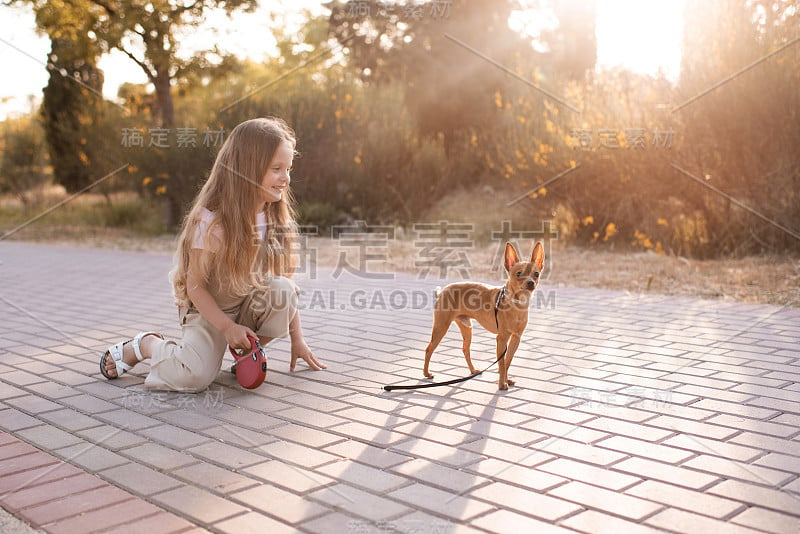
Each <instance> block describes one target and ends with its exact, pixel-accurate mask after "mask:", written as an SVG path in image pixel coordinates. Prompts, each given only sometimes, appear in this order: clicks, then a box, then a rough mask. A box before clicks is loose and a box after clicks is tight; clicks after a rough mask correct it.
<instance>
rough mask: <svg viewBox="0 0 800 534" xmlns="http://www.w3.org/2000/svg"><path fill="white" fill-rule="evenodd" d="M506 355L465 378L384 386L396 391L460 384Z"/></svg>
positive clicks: (501, 356)
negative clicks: (411, 384)
mask: <svg viewBox="0 0 800 534" xmlns="http://www.w3.org/2000/svg"><path fill="white" fill-rule="evenodd" d="M505 355H506V351H503V354H501V355H500V357H499V358H497V359H496V360H495V361H493V362H492V364H491V365H489V367H487V368H486V369H484V370H483V371H478V372H477V373H472V374H471V375H469V376H465V377H463V378H454V379H452V380H446V381H444V382H432V383H430V384H415V385H413V386H383V389H384V390H386V391H395V390H399V389H402V390H407V389H425V388H435V387H437V386H449V385H451V384H458V383H460V382H466V381H467V380H469V379H470V378H475V377H476V376H478V375H482V374H483V373H485V372H486V371H488V370H489V369H490V368H491V367H492V366H494V364H496V363H497V362H499V361H500V360H502V359H503V356H505Z"/></svg>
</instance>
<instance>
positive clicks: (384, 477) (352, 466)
mask: <svg viewBox="0 0 800 534" xmlns="http://www.w3.org/2000/svg"><path fill="white" fill-rule="evenodd" d="M420 462H423V461H422V460H411V461H409V462H404V463H401V464H399V465H398V466H396V468H395V470H396V472H399V473H403V474H406V475H408V476H411V477H413V476H414V474H413V473H414V472H416V471H414V469H413V468H411V467H409V468H404V466H412V465H416V466H418V465H419V463H420ZM425 465H428V466H429V465H431V464H427V463H426V464H425ZM317 471H318V472H319V473H322V474H324V475H327V476H329V477H332V478H334V479H336V480H338V481H344V482H347V483H348V484H350V485H352V486H356V487H359V488H362V489H365V490H367V491H372V492H375V493H378V494H383V493H387V492H389V491H392V490H395V489H397V488H400V487H402V486H405V485H407V484H409V483H410V482H409V480H408V479H407V478H405V477H401V476H398V475H396V474H393V473H391V472H387V471H384V470H381V469H376V468H374V467H371V466H369V465H364V464H362V463H358V462H354V461H352V460H342V461H338V462H333V463H330V464H327V465H324V466H322V467H320V468H318V469H317Z"/></svg>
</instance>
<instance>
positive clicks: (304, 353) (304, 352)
mask: <svg viewBox="0 0 800 534" xmlns="http://www.w3.org/2000/svg"><path fill="white" fill-rule="evenodd" d="M298 359H302V360H303V361H305V362H306V363H307V364H308V366H309V367H310V368H311V369H313V370H315V371H321V370H322V369H327V368H328V366H327V365H325V364H324V363H322V362H320V361H319V360H318V359H317V357H316V356H314V353H313V352H311V349H310V348H308V345H306V343H305V341H303V342H298V343H292V354H291V361H290V362H289V371H294V368H295V366H296V365H297V360H298Z"/></svg>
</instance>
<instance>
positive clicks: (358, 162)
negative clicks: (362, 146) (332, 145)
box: [353, 155, 361, 165]
mask: <svg viewBox="0 0 800 534" xmlns="http://www.w3.org/2000/svg"><path fill="white" fill-rule="evenodd" d="M353 161H355V162H356V165H361V156H358V155H356V157H354V158H353Z"/></svg>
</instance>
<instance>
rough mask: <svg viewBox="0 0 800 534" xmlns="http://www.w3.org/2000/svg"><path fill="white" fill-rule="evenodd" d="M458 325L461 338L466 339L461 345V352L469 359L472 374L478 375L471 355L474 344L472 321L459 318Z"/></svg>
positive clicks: (468, 363) (468, 364) (466, 318)
mask: <svg viewBox="0 0 800 534" xmlns="http://www.w3.org/2000/svg"><path fill="white" fill-rule="evenodd" d="M456 325H458V329H459V330H461V337H462V338H463V339H464V342H463V343H462V345H461V351H462V352H463V353H464V358H466V359H467V366H468V367H469V372H470V373H473V374H474V373H477V372H478V371H477V369H475V367H474V366H473V365H472V358H471V357H470V354H469V346H470V344H471V343H472V321H470V319H469V317H464V316H462V317H458V318H457V319H456Z"/></svg>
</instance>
